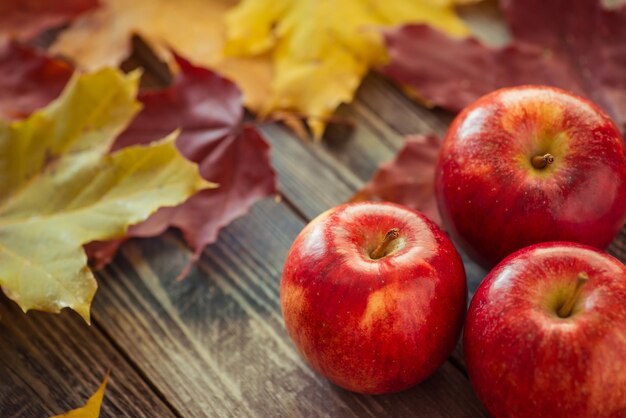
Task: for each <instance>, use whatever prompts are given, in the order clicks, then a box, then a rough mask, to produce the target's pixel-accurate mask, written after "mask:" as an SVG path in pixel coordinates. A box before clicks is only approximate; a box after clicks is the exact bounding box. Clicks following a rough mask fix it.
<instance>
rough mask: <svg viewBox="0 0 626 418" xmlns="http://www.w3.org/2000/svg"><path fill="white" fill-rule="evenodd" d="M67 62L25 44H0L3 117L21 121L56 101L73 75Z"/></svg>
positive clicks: (0, 85) (0, 116)
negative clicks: (20, 119)
mask: <svg viewBox="0 0 626 418" xmlns="http://www.w3.org/2000/svg"><path fill="white" fill-rule="evenodd" d="M72 73H73V69H72V67H71V66H70V65H69V64H67V63H66V62H64V61H61V60H59V59H55V58H51V57H49V56H47V55H46V54H44V53H42V52H40V51H38V50H35V49H33V48H30V47H28V46H25V45H20V44H17V43H13V42H9V43H6V44H0V91H1V92H2V95H0V118H2V119H19V118H24V117H26V116H28V115H30V114H31V113H32V112H33V111H34V110H36V109H39V108H40V107H43V106H45V105H47V104H48V103H50V101H52V99H54V98H56V97H57V96H58V95H59V93H61V90H63V87H64V86H65V85H66V84H67V82H68V80H69V79H70V77H71V76H72Z"/></svg>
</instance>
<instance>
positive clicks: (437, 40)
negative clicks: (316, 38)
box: [383, 0, 626, 128]
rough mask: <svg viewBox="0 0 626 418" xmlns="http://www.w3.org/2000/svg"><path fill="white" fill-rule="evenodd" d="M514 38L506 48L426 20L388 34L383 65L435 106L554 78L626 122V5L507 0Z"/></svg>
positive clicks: (595, 0) (457, 105)
mask: <svg viewBox="0 0 626 418" xmlns="http://www.w3.org/2000/svg"><path fill="white" fill-rule="evenodd" d="M502 9H503V12H504V16H505V18H506V20H507V23H508V25H509V27H510V29H511V32H512V34H513V41H512V42H511V43H509V44H508V45H505V46H503V47H500V48H492V47H488V46H486V45H484V44H483V43H481V42H480V41H478V40H476V39H474V38H466V39H454V38H450V37H448V36H447V35H445V34H443V33H441V32H439V31H437V30H435V29H432V28H430V27H427V26H423V25H407V26H402V27H399V28H397V29H394V30H391V31H388V32H386V34H385V38H386V44H387V47H388V49H389V54H390V57H391V62H390V64H389V65H388V66H387V67H386V68H385V69H384V70H383V71H384V72H385V73H386V74H387V75H389V76H391V77H392V78H394V79H395V80H397V81H398V82H399V83H400V84H402V85H404V86H407V87H409V88H410V89H411V90H413V91H414V92H416V93H417V94H418V95H419V96H420V97H423V98H425V99H426V100H428V101H430V102H432V103H433V104H435V105H438V106H441V107H444V108H447V109H449V110H452V111H459V110H461V109H462V108H463V107H465V106H467V105H468V104H469V103H471V102H473V101H474V100H476V99H477V98H478V97H480V96H482V95H483V94H486V93H488V92H490V91H492V90H495V89H497V88H500V87H507V86H514V85H522V84H547V85H553V86H556V87H561V88H564V89H567V90H570V91H573V92H575V93H578V94H580V95H583V96H586V97H588V98H589V99H591V100H592V101H594V102H595V103H597V104H598V105H599V106H600V107H602V108H603V109H604V110H605V111H606V112H607V113H608V114H609V115H611V116H612V117H613V118H614V119H615V120H616V121H617V122H618V123H619V124H620V126H621V127H622V128H624V127H625V122H626V4H622V5H621V6H617V7H614V8H611V9H609V8H606V7H605V6H603V5H602V2H601V1H600V0H577V1H570V0H504V1H503V2H502Z"/></svg>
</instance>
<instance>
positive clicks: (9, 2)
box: [0, 0, 98, 41]
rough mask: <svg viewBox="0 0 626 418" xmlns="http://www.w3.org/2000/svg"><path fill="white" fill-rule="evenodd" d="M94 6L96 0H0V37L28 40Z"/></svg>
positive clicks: (96, 2) (1, 39)
mask: <svg viewBox="0 0 626 418" xmlns="http://www.w3.org/2000/svg"><path fill="white" fill-rule="evenodd" d="M96 6H98V0H2V1H0V41H3V40H4V39H6V38H8V39H16V40H20V41H28V40H30V39H31V38H33V37H35V36H36V35H37V34H39V33H40V32H41V31H43V30H45V29H48V28H52V27H55V26H59V25H62V24H64V23H67V22H69V21H71V20H72V19H74V18H75V17H77V16H78V15H80V14H81V13H84V12H86V11H87V10H91V9H93V8H95V7H96Z"/></svg>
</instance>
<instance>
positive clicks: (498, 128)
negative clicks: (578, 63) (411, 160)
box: [435, 86, 626, 267]
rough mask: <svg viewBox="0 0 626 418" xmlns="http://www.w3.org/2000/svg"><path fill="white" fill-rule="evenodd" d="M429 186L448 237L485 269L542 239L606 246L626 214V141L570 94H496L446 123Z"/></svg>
mask: <svg viewBox="0 0 626 418" xmlns="http://www.w3.org/2000/svg"><path fill="white" fill-rule="evenodd" d="M435 189H436V194H437V201H438V205H439V209H440V211H441V214H442V217H443V219H444V222H445V224H446V227H447V229H448V231H449V232H450V233H451V235H452V238H453V240H454V241H455V243H458V244H459V245H460V246H461V247H462V248H463V249H464V250H465V251H467V252H468V254H469V255H470V256H472V258H474V259H475V260H476V261H478V262H479V263H480V264H482V265H483V267H493V266H494V265H495V264H496V263H497V262H498V261H500V260H502V259H503V258H504V257H505V256H507V255H508V254H511V253H512V252H513V251H515V250H518V249H520V248H523V247H526V246H528V245H531V244H536V243H538V242H546V241H574V242H579V243H582V244H587V245H592V246H594V247H597V248H601V249H604V248H606V246H607V245H608V244H609V243H610V242H611V240H612V239H613V237H614V236H615V235H616V233H617V232H618V231H619V229H620V227H621V226H622V224H623V223H624V219H625V215H626V152H625V147H624V140H623V138H622V136H621V134H620V132H619V130H618V129H617V127H616V126H615V124H614V123H613V122H612V121H611V119H610V118H609V117H608V116H607V115H605V114H604V113H603V112H602V111H601V110H600V109H599V108H598V107H597V106H595V105H594V104H593V103H590V102H589V101H588V100H585V99H583V98H581V97H578V96H575V95H574V94H571V93H568V92H566V91H563V90H559V89H556V88H552V87H542V86H523V87H514V88H506V89H502V90H498V91H495V92H493V93H491V94H488V95H486V96H484V97H482V98H480V99H478V100H477V101H476V102H475V103H473V104H472V105H470V106H468V107H467V108H466V109H465V110H464V111H463V112H461V114H459V116H458V117H457V118H456V119H455V120H454V122H453V123H452V125H451V126H450V129H449V130H448V133H447V135H446V137H445V140H444V142H443V146H442V150H441V153H440V155H439V160H438V162H437V171H436V180H435Z"/></svg>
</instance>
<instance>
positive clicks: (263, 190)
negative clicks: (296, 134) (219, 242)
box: [86, 57, 276, 274]
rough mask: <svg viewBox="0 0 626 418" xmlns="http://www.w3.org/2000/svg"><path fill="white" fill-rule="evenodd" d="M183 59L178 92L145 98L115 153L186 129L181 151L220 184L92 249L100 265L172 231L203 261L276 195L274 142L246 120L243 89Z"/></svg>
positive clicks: (171, 89)
mask: <svg viewBox="0 0 626 418" xmlns="http://www.w3.org/2000/svg"><path fill="white" fill-rule="evenodd" d="M176 62H177V63H178V66H179V67H180V70H181V71H180V73H179V74H178V75H177V76H176V77H175V78H174V81H173V83H172V85H171V86H170V87H168V88H165V89H161V90H154V91H146V92H142V93H140V94H139V100H140V101H141V102H142V103H143V105H144V108H143V110H142V111H141V112H140V113H139V115H138V116H137V117H136V118H135V120H134V121H133V123H132V124H131V125H130V126H129V127H128V129H127V130H126V131H125V132H124V133H123V134H122V135H121V136H120V137H119V138H118V140H117V141H116V143H115V145H114V147H113V148H114V149H119V148H122V147H125V146H129V145H134V144H145V143H149V142H151V141H154V140H157V139H159V138H162V137H164V136H165V135H167V134H169V133H171V132H172V131H173V130H175V129H177V128H180V129H181V133H180V136H179V137H178V140H177V142H176V145H177V147H178V149H179V150H180V152H181V153H182V154H183V155H184V156H185V157H187V158H188V159H190V160H191V161H194V162H196V163H198V164H199V167H200V174H201V175H202V177H204V178H205V179H207V180H210V181H212V182H215V183H218V184H219V187H218V188H217V189H212V190H205V191H202V192H200V193H198V194H196V195H194V196H192V197H191V198H189V199H188V200H187V201H186V202H185V203H184V204H182V205H180V206H177V207H174V208H161V209H159V210H158V211H157V212H156V213H155V214H153V215H152V216H151V217H150V218H149V219H148V220H146V221H145V222H143V223H141V224H138V225H135V226H133V227H131V228H130V229H129V230H128V234H127V236H126V237H124V238H123V239H121V240H115V241H108V242H96V243H91V244H89V245H88V246H87V247H86V249H87V252H88V254H89V256H90V258H92V260H94V261H95V263H96V266H98V267H100V266H102V265H104V264H106V263H108V262H109V261H110V260H111V258H112V257H113V255H114V254H115V252H116V251H117V248H118V247H119V245H120V244H121V243H122V242H123V241H124V240H126V239H128V238H130V237H150V236H155V235H158V234H160V233H162V232H163V231H164V230H165V229H167V228H168V227H170V226H174V227H177V228H179V229H180V230H181V231H182V233H183V235H184V237H185V240H186V241H187V243H188V244H189V245H190V246H191V247H192V248H193V249H194V250H195V254H194V259H195V258H197V257H198V256H199V255H200V254H201V252H202V250H203V249H204V247H206V246H207V245H208V244H210V243H212V242H214V241H215V240H216V238H217V235H218V233H219V231H220V229H221V228H222V227H224V226H226V225H227V224H229V223H230V222H231V221H233V220H234V219H235V218H238V217H239V216H242V215H244V214H245V213H246V212H247V211H248V209H249V208H250V207H251V206H252V205H253V204H254V203H255V202H256V201H257V200H259V199H261V198H263V197H266V196H269V195H272V194H274V193H275V192H276V181H275V173H274V170H273V169H272V166H271V164H270V157H269V145H268V144H267V142H265V140H264V139H263V138H262V137H261V135H260V134H259V132H258V131H257V130H256V128H255V127H254V126H252V125H247V124H245V123H243V116H244V114H243V112H244V110H243V104H242V98H241V92H240V91H239V89H238V88H237V87H236V86H235V85H234V84H233V83H232V82H230V81H229V80H227V79H225V78H222V77H220V76H219V75H217V74H215V73H213V72H212V71H210V70H207V69H204V68H200V67H195V66H193V65H192V64H190V63H189V62H187V61H186V60H184V59H182V58H180V57H177V58H176ZM184 273H186V271H185V272H183V273H181V274H184Z"/></svg>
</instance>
